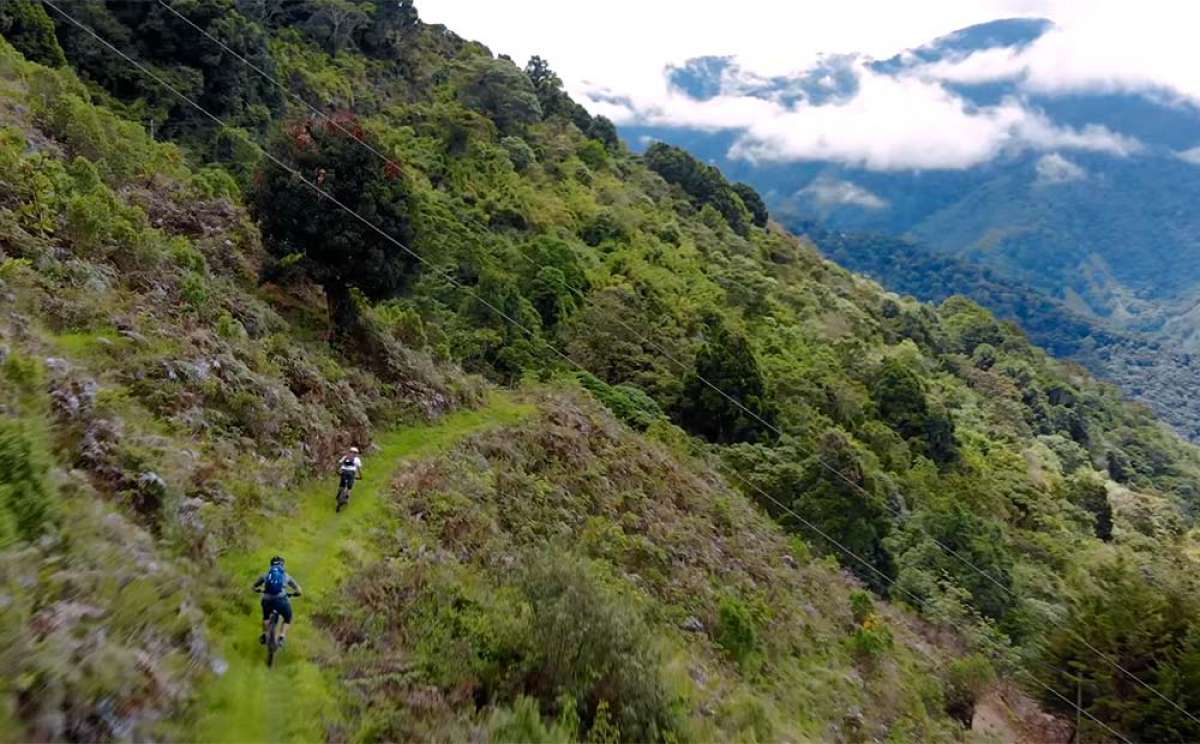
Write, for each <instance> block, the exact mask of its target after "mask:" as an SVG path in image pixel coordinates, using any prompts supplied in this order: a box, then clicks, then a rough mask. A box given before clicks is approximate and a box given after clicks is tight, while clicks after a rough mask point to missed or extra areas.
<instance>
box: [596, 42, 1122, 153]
mask: <svg viewBox="0 0 1200 744" xmlns="http://www.w3.org/2000/svg"><path fill="white" fill-rule="evenodd" d="M856 64H857V70H856V72H857V75H858V81H859V85H858V90H857V92H856V93H855V94H854V95H853V96H851V97H849V98H848V99H845V100H838V101H836V102H833V103H827V104H825V105H813V104H810V103H807V102H804V101H801V102H799V103H796V104H793V105H791V106H787V105H784V104H783V103H781V102H779V101H774V100H764V99H761V98H755V97H752V96H748V95H722V96H718V97H716V98H713V99H709V100H706V101H697V100H694V99H691V98H688V97H687V96H685V95H682V94H680V93H677V92H674V91H669V90H664V91H663V92H662V93H660V94H657V95H640V96H633V97H630V98H629V99H628V100H629V103H628V104H627V105H626V106H624V107H623V109H624V110H623V111H622V112H621V117H620V118H618V119H615V120H616V121H617V122H618V123H630V122H634V121H637V122H641V123H645V124H651V125H668V126H686V127H691V128H696V129H706V130H719V129H733V130H739V131H741V132H742V135H741V137H740V138H739V139H738V141H737V142H736V143H735V144H734V146H733V148H732V150H731V151H730V155H731V156H732V157H738V158H744V159H747V160H750V161H755V162H780V161H794V160H831V161H836V162H840V163H844V164H847V165H854V166H861V167H864V168H868V169H871V170H906V169H959V168H968V167H971V166H974V165H979V164H981V163H985V162H987V161H988V160H991V159H992V158H994V157H996V156H997V155H999V154H1000V153H1002V152H1006V151H1013V150H1022V149H1034V150H1055V149H1075V150H1091V151H1101V152H1108V153H1112V154H1115V155H1126V154H1129V153H1131V152H1134V151H1136V150H1137V149H1138V147H1139V144H1138V143H1137V142H1136V141H1135V140H1132V139H1130V138H1127V137H1124V136H1121V135H1119V134H1117V133H1114V132H1111V131H1109V130H1108V129H1105V128H1104V127H1099V126H1089V127H1084V128H1082V129H1072V128H1068V127H1061V126H1058V125H1055V124H1054V123H1053V122H1051V121H1049V120H1048V119H1046V117H1045V116H1043V115H1041V114H1039V113H1037V112H1034V111H1031V110H1029V109H1027V108H1025V107H1024V106H1023V105H1022V104H1021V103H1020V102H1018V101H1015V100H1006V101H1004V102H1002V103H1000V104H999V105H996V106H990V107H983V108H975V107H972V106H970V105H969V104H968V103H967V102H966V101H964V100H963V99H962V98H960V97H958V96H956V95H954V94H953V93H951V92H949V91H948V90H946V89H945V87H944V86H943V85H942V84H941V83H939V82H937V81H933V80H929V79H924V78H918V77H913V76H901V77H894V76H890V75H883V74H879V73H876V72H874V71H872V70H871V69H870V68H868V67H866V63H865V61H864V60H860V61H859V62H857V63H856Z"/></svg>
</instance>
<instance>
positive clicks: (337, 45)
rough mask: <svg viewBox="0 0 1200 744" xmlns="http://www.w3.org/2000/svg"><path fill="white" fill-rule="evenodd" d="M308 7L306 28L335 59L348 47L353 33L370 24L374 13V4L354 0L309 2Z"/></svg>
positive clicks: (314, 0)
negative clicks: (310, 10)
mask: <svg viewBox="0 0 1200 744" xmlns="http://www.w3.org/2000/svg"><path fill="white" fill-rule="evenodd" d="M310 7H311V8H312V16H311V17H310V18H309V19H308V27H309V29H310V31H311V33H313V34H314V35H315V36H317V37H318V38H321V39H322V40H323V42H324V44H325V49H326V51H328V52H329V53H330V54H332V55H334V56H335V57H336V56H337V54H338V52H340V51H342V50H343V49H345V48H346V47H347V46H349V45H350V43H351V41H352V40H353V38H354V32H355V31H357V30H358V29H360V28H362V27H363V26H366V25H367V24H368V23H370V21H371V16H372V15H373V14H374V13H375V6H374V4H372V3H367V2H356V1H355V0H311V3H310Z"/></svg>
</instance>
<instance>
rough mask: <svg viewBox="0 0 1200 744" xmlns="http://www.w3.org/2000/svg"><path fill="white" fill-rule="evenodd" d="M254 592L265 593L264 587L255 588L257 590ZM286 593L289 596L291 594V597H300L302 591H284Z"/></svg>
mask: <svg viewBox="0 0 1200 744" xmlns="http://www.w3.org/2000/svg"><path fill="white" fill-rule="evenodd" d="M254 593H255V594H262V593H263V590H262V589H255V590H254ZM284 594H286V595H287V596H289V597H299V596H300V595H301V592H284Z"/></svg>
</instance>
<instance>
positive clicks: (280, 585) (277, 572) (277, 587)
mask: <svg viewBox="0 0 1200 744" xmlns="http://www.w3.org/2000/svg"><path fill="white" fill-rule="evenodd" d="M286 585H287V572H286V571H284V570H283V566H279V565H276V566H271V570H269V571H267V576H266V579H265V580H264V581H263V593H264V594H283V589H284V586H286Z"/></svg>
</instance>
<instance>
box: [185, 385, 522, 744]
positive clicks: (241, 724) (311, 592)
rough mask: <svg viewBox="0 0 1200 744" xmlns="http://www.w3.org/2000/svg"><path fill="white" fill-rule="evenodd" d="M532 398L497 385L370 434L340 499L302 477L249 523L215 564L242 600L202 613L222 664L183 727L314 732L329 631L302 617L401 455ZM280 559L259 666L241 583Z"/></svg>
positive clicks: (369, 519) (442, 444)
mask: <svg viewBox="0 0 1200 744" xmlns="http://www.w3.org/2000/svg"><path fill="white" fill-rule="evenodd" d="M531 411H532V406H529V405H525V404H521V403H518V402H516V401H514V400H513V399H512V398H511V397H509V396H507V395H501V394H497V395H494V396H493V397H492V399H491V400H490V401H489V402H488V405H486V406H484V407H483V408H480V409H478V410H475V411H462V412H459V413H454V414H452V415H449V416H447V417H445V418H443V419H441V420H440V421H438V422H436V423H433V424H429V425H422V426H416V427H410V428H405V429H398V430H396V431H393V432H391V433H389V434H386V435H384V436H382V437H380V438H379V439H378V440H377V444H378V445H379V449H378V451H375V452H373V453H370V454H369V456H367V457H364V463H363V464H364V478H363V480H362V481H360V482H359V484H358V485H357V486H356V487H355V489H354V495H353V497H352V498H351V500H350V504H349V506H348V507H347V508H346V509H345V510H344V511H343V512H342V513H341V514H335V513H334V511H333V507H334V503H333V502H334V492H335V490H336V487H337V483H336V480H335V478H334V477H333V476H330V477H328V478H322V479H319V480H318V481H316V482H314V483H311V484H310V485H309V486H308V487H306V488H304V489H303V490H302V491H301V492H300V493H299V494H298V495H297V507H296V510H295V513H294V515H293V516H292V517H290V518H287V519H282V520H278V521H274V522H270V523H266V522H263V523H260V524H254V525H250V526H249V527H248V528H249V529H251V530H253V531H254V533H255V538H254V539H253V540H252V541H250V544H251V545H253V546H254V547H253V548H252V549H251V550H250V551H249V552H245V553H238V554H230V555H228V556H225V557H224V558H223V559H222V560H221V568H222V570H223V572H224V573H225V574H226V575H227V576H228V577H229V578H230V580H231V581H234V582H237V585H238V586H241V585H244V586H245V587H246V593H245V598H244V601H238V602H236V603H233V602H231V603H230V606H228V607H226V608H223V609H222V611H221V612H220V613H219V614H218V615H217V616H216V617H213V618H212V620H211V623H210V628H211V629H212V632H213V636H214V638H215V639H216V644H217V650H218V652H219V654H220V655H221V656H222V657H223V658H224V659H225V660H226V661H227V662H228V664H229V668H228V670H227V671H226V672H225V674H224V675H222V676H221V677H219V678H218V679H216V680H215V681H214V682H213V683H212V684H211V685H210V687H209V688H208V689H207V690H206V691H205V693H204V695H203V696H202V698H201V700H200V702H199V710H200V714H201V715H200V720H199V721H198V725H197V728H196V729H195V730H194V731H193V732H192V735H194V737H195V739H196V740H198V741H205V742H279V741H306V742H310V741H320V740H323V739H324V738H325V731H326V727H327V725H328V724H330V723H332V722H335V721H336V720H337V717H338V690H337V681H336V679H334V677H333V674H332V672H331V671H330V670H323V669H322V668H321V667H320V666H319V665H318V664H317V663H316V662H315V661H314V660H315V659H316V658H319V657H320V656H321V655H322V652H323V651H328V650H329V649H330V647H331V643H332V642H331V640H330V639H329V638H327V637H325V636H324V634H322V633H321V631H320V630H319V629H317V628H316V627H315V626H314V625H313V624H312V618H313V616H314V614H315V613H316V611H317V610H318V609H319V608H320V607H321V605H322V603H323V602H325V601H328V599H329V597H330V595H331V593H332V591H333V590H334V589H335V588H336V586H337V584H338V582H339V581H340V579H341V578H342V577H343V576H344V575H345V573H346V571H347V570H349V568H350V566H352V565H353V563H354V561H353V558H354V557H355V556H356V555H361V554H363V553H365V552H366V551H368V550H369V542H368V534H369V532H370V528H371V527H372V526H376V525H378V524H379V523H380V520H383V519H385V518H386V511H385V509H384V493H385V491H386V489H387V487H388V484H389V483H390V482H391V480H392V476H393V474H394V473H395V472H396V470H397V468H398V467H399V466H400V465H401V464H402V463H403V462H404V461H406V460H409V459H412V458H414V457H420V456H424V455H429V454H432V453H435V452H437V451H439V450H444V449H446V448H447V447H449V446H452V445H453V444H455V443H457V442H458V441H459V440H461V439H462V438H464V437H466V436H467V435H469V434H472V433H475V432H477V431H480V430H483V429H486V428H489V427H493V426H500V425H503V424H508V423H513V422H515V421H518V420H520V419H521V418H522V417H524V416H526V415H528V414H529V413H530V412H531ZM276 553H278V554H280V555H282V556H284V558H285V559H287V567H288V571H289V572H290V573H292V574H293V575H294V576H295V578H296V580H297V581H298V582H299V583H300V585H301V586H302V587H303V589H304V596H302V597H299V598H297V599H294V600H292V607H293V609H294V610H295V615H296V617H295V622H294V625H293V626H292V628H291V631H290V632H289V634H288V641H287V646H286V647H285V648H284V649H283V651H282V652H281V653H280V654H279V656H278V657H277V658H276V659H275V666H274V668H272V669H267V667H266V663H265V651H264V650H263V647H262V646H261V645H259V643H258V634H259V632H260V630H261V625H260V619H261V615H260V614H259V613H260V610H259V605H258V597H257V595H254V594H252V593H251V592H250V584H251V583H253V581H254V578H255V577H256V576H257V575H258V574H260V573H262V572H263V571H264V570H266V566H267V563H268V561H269V560H270V558H271V556H272V555H274V554H276Z"/></svg>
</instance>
